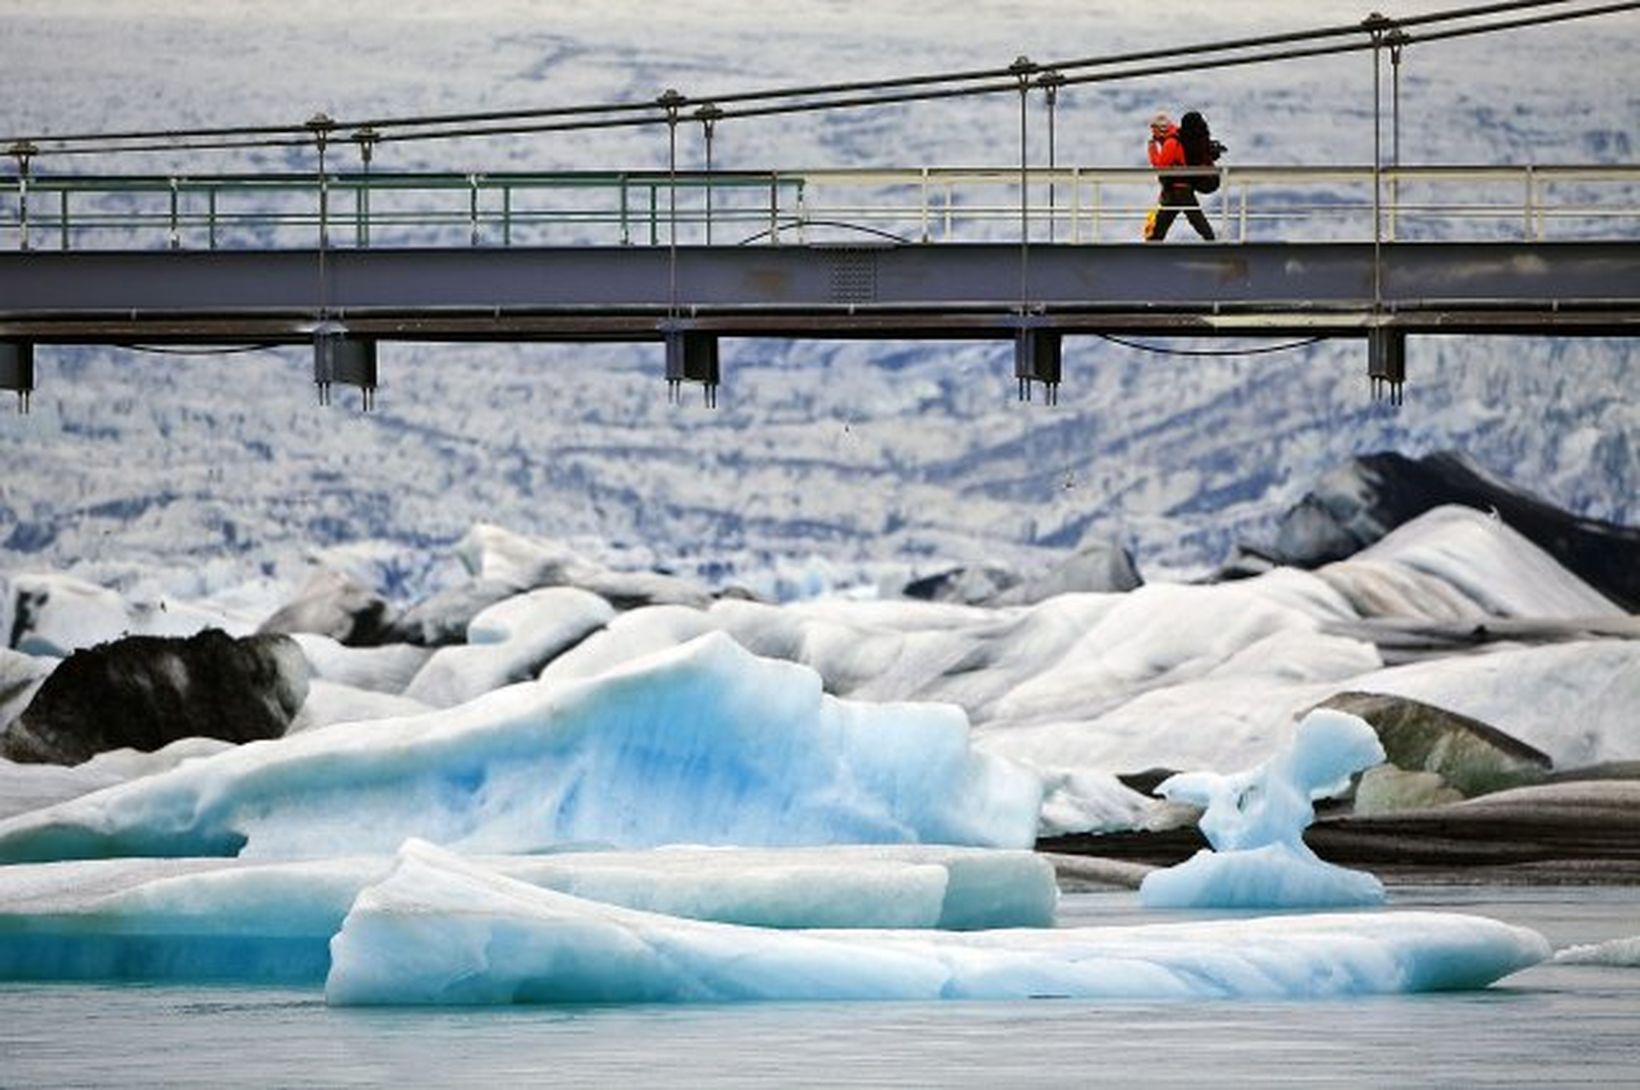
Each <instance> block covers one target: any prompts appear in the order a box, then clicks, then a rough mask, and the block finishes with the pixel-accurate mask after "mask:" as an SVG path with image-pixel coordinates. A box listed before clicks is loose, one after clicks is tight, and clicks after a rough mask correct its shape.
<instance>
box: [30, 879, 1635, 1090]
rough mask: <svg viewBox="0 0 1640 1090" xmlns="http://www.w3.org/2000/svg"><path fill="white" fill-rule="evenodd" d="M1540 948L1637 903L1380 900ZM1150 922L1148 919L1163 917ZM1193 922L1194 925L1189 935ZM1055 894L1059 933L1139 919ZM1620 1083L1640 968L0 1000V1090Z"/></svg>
mask: <svg viewBox="0 0 1640 1090" xmlns="http://www.w3.org/2000/svg"><path fill="white" fill-rule="evenodd" d="M1411 908H1426V909H1439V910H1446V911H1457V912H1472V913H1476V914H1479V915H1486V916H1491V917H1493V918H1495V919H1500V920H1504V921H1507V922H1510V923H1518V924H1523V925H1525V926H1529V927H1533V928H1536V929H1537V930H1539V931H1541V932H1542V933H1543V934H1544V935H1545V936H1546V937H1547V938H1548V939H1549V940H1550V942H1551V943H1552V944H1553V945H1554V947H1555V948H1556V949H1559V948H1562V947H1565V946H1569V945H1573V944H1581V943H1593V942H1601V941H1605V940H1607V939H1613V938H1622V937H1627V936H1633V935H1640V888H1617V889H1612V888H1591V889H1577V888H1535V887H1534V888H1515V887H1502V888H1500V887H1483V888H1469V887H1463V888H1450V887H1418V888H1398V889H1395V890H1392V892H1391V896H1390V906H1389V910H1390V911H1393V910H1395V909H1411ZM1183 915H1184V914H1181V913H1172V914H1166V915H1164V916H1162V918H1181V917H1182V916H1183ZM1194 915H1195V916H1197V917H1199V916H1202V915H1206V914H1194ZM1157 918H1158V913H1156V912H1151V911H1146V910H1144V909H1142V908H1141V907H1140V906H1139V903H1138V899H1137V896H1136V895H1135V894H1133V893H1130V892H1099V893H1077V894H1070V895H1067V896H1066V897H1065V899H1064V901H1063V903H1062V905H1061V910H1060V923H1061V924H1062V925H1063V926H1078V925H1087V924H1094V923H1126V922H1139V921H1141V920H1155V919H1157ZM1637 1080H1640V969H1635V968H1617V967H1610V966H1597V965H1554V964H1548V965H1542V966H1538V967H1536V968H1533V969H1530V970H1527V971H1526V972H1523V973H1520V974H1517V975H1515V976H1513V977H1510V978H1508V979H1507V980H1505V981H1504V982H1502V983H1501V984H1499V985H1497V986H1495V987H1492V988H1489V989H1486V990H1484V991H1479V992H1469V993H1459V994H1445V995H1442V994H1437V995H1422V996H1405V997H1385V998H1373V999H1365V1000H1362V999H1352V1000H1338V1001H1329V1002H1319V1003H1262V1002H1246V1001H1221V1002H1205V1003H1204V1002H1190V1003H1184V1002H1179V1003H1087V1002H1073V1001H1063V1000H1041V1001H1036V1002H1029V1003H981V1002H973V1003H963V1002H952V1003H939V1004H927V1003H824V1004H813V1003H788V1004H735V1005H720V1006H633V1007H580V1008H568V1009H566V1008H548V1007H540V1008H529V1007H524V1008H505V1009H495V1008H485V1009H474V1010H468V1009H432V1010H427V1009H391V1010H371V1009H351V1010H333V1009H330V1008H327V1007H326V1006H325V1005H324V1000H323V997H322V995H320V994H319V993H318V991H317V990H310V989H288V988H262V987H239V986H208V987H197V986H196V987H189V986H176V985H163V986H161V985H132V984H121V985H84V984H0V1086H4V1087H88V1086H125V1087H139V1086H140V1087H161V1086H164V1087H212V1088H215V1087H222V1086H228V1085H233V1086H279V1087H353V1086H381V1085H405V1086H480V1085H482V1086H487V1087H498V1086H547V1085H550V1086H554V1087H635V1086H668V1087H707V1086H709V1087H770V1086H814V1087H863V1086H889V1085H894V1086H965V1087H966V1086H971V1087H982V1086H983V1087H1007V1086H1025V1085H1032V1086H1036V1085H1052V1086H1056V1085H1060V1084H1071V1085H1102V1086H1103V1085H1110V1086H1122V1085H1144V1086H1147V1087H1148V1086H1186V1085H1243V1086H1323V1085H1360V1086H1396V1087H1406V1086H1532V1087H1538V1086H1575V1085H1600V1086H1620V1085H1634V1084H1635V1083H1636V1081H1637Z"/></svg>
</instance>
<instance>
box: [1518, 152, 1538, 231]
mask: <svg viewBox="0 0 1640 1090" xmlns="http://www.w3.org/2000/svg"><path fill="white" fill-rule="evenodd" d="M1525 190H1526V194H1525V205H1524V208H1523V212H1524V216H1525V220H1524V222H1523V223H1522V224H1521V237H1523V238H1525V239H1528V240H1532V241H1538V242H1541V241H1542V240H1543V221H1542V220H1541V219H1540V218H1538V215H1537V178H1536V176H1535V175H1533V173H1532V165H1531V164H1530V163H1528V164H1527V165H1526V177H1525Z"/></svg>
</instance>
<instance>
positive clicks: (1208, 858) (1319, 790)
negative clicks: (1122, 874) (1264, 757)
mask: <svg viewBox="0 0 1640 1090" xmlns="http://www.w3.org/2000/svg"><path fill="white" fill-rule="evenodd" d="M1383 760H1384V747H1383V745H1382V744H1381V743H1380V742H1379V741H1378V735H1377V734H1376V733H1375V732H1374V731H1373V729H1372V728H1371V727H1370V726H1368V725H1367V723H1366V721H1365V720H1363V719H1361V718H1360V717H1359V716H1355V715H1350V714H1349V713H1347V712H1340V711H1334V710H1331V709H1327V708H1321V709H1317V710H1315V711H1312V712H1310V713H1309V714H1308V715H1307V716H1305V717H1304V720H1303V722H1301V723H1299V725H1298V733H1297V734H1296V735H1295V736H1294V738H1293V743H1292V745H1291V746H1290V747H1288V748H1287V749H1286V750H1284V751H1282V752H1281V753H1278V754H1277V755H1276V756H1274V757H1272V758H1271V759H1270V760H1268V761H1266V762H1264V763H1263V764H1261V765H1259V766H1257V767H1256V768H1252V769H1248V770H1247V771H1245V772H1238V773H1234V774H1231V775H1221V774H1219V773H1216V772H1185V773H1180V774H1179V775H1177V776H1172V777H1169V778H1168V779H1166V780H1163V781H1162V783H1161V784H1159V785H1158V786H1157V788H1156V793H1157V794H1159V795H1162V796H1163V797H1164V798H1167V799H1170V800H1173V801H1175V802H1187V803H1191V804H1194V805H1196V806H1200V807H1202V808H1203V812H1202V816H1201V820H1200V822H1199V824H1200V826H1201V830H1202V833H1203V834H1204V835H1205V836H1206V837H1207V842H1208V843H1209V844H1211V845H1212V846H1213V850H1211V851H1207V850H1203V851H1199V852H1197V853H1196V854H1195V855H1194V856H1192V857H1191V858H1190V859H1188V860H1186V861H1185V862H1183V863H1181V864H1179V865H1178V866H1176V867H1169V868H1167V869H1165V870H1158V871H1153V872H1151V873H1150V874H1147V875H1146V876H1145V879H1144V881H1143V882H1142V883H1141V884H1140V886H1139V899H1140V901H1141V902H1142V903H1143V904H1144V905H1145V906H1147V907H1149V908H1332V907H1340V906H1345V905H1372V904H1381V903H1382V902H1383V900H1384V885H1383V883H1382V882H1380V881H1379V880H1378V879H1377V878H1375V877H1373V876H1372V875H1370V874H1366V873H1364V872H1362V871H1352V870H1346V869H1345V868H1343V867H1338V866H1334V865H1333V864H1331V863H1328V862H1325V861H1324V860H1322V859H1321V858H1319V857H1318V856H1317V855H1316V854H1315V852H1314V851H1312V850H1311V849H1310V846H1309V845H1308V844H1306V843H1304V829H1305V827H1306V826H1308V825H1309V824H1310V822H1311V820H1313V819H1314V817H1315V807H1314V805H1313V800H1314V799H1318V798H1325V797H1327V796H1328V795H1333V794H1337V793H1338V792H1339V791H1341V790H1343V789H1344V788H1345V787H1348V786H1349V782H1350V777H1351V776H1352V775H1353V774H1354V773H1356V772H1359V771H1361V770H1362V769H1366V768H1370V767H1372V766H1373V765H1376V764H1379V763H1380V762H1382V761H1383Z"/></svg>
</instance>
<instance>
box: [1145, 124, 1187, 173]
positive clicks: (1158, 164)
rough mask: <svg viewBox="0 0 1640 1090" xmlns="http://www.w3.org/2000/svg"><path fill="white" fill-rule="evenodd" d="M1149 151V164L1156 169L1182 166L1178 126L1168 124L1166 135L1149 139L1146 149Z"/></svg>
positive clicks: (1182, 157) (1182, 158) (1182, 149)
mask: <svg viewBox="0 0 1640 1090" xmlns="http://www.w3.org/2000/svg"><path fill="white" fill-rule="evenodd" d="M1146 150H1147V151H1149V152H1150V165H1151V166H1153V167H1155V168H1157V169H1158V170H1160V169H1162V168H1164V167H1182V166H1184V165H1185V162H1184V145H1183V144H1181V143H1179V127H1178V126H1177V125H1170V126H1168V129H1167V135H1166V136H1164V137H1162V139H1160V140H1154V139H1153V140H1151V142H1150V145H1149V147H1148V148H1147V149H1146Z"/></svg>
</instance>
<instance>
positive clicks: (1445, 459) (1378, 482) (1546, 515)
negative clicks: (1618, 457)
mask: <svg viewBox="0 0 1640 1090" xmlns="http://www.w3.org/2000/svg"><path fill="white" fill-rule="evenodd" d="M1444 504H1462V505H1463V506H1466V507H1473V508H1475V509H1476V510H1480V511H1495V512H1496V513H1497V515H1498V517H1499V518H1501V519H1502V520H1503V521H1504V522H1506V523H1508V524H1509V526H1510V527H1511V528H1512V529H1513V530H1515V531H1516V532H1517V533H1519V534H1521V535H1522V536H1524V537H1526V538H1527V539H1528V540H1530V541H1531V542H1532V543H1533V544H1535V545H1537V547H1538V548H1540V549H1542V550H1543V551H1544V552H1546V553H1548V554H1549V555H1550V556H1552V557H1554V558H1555V560H1557V561H1558V562H1559V563H1560V564H1561V565H1562V566H1563V567H1565V568H1566V569H1567V570H1568V571H1570V572H1572V573H1573V574H1574V575H1576V576H1577V577H1578V578H1580V579H1582V580H1583V581H1584V582H1585V583H1587V584H1589V585H1590V586H1591V587H1593V588H1594V589H1596V590H1598V591H1599V592H1600V593H1601V594H1604V595H1605V596H1606V597H1608V598H1610V599H1611V600H1612V601H1613V602H1615V603H1617V604H1618V605H1619V606H1621V607H1622V608H1623V609H1625V610H1627V611H1628V612H1630V613H1634V612H1637V611H1640V529H1637V528H1634V527H1627V526H1619V525H1617V524H1616V523H1611V522H1602V521H1600V520H1598V519H1585V518H1578V517H1576V516H1575V515H1572V514H1569V513H1567V512H1566V511H1563V510H1561V509H1560V508H1558V507H1555V506H1554V505H1553V504H1550V503H1547V502H1545V501H1544V500H1542V499H1539V498H1538V497H1536V496H1533V495H1532V494H1530V493H1528V492H1525V491H1523V490H1521V489H1519V488H1516V487H1514V486H1513V485H1510V484H1508V483H1507V482H1505V481H1501V480H1498V479H1497V478H1495V477H1493V476H1491V475H1490V474H1488V473H1487V472H1486V471H1485V470H1483V469H1481V468H1480V467H1479V466H1478V465H1476V464H1475V462H1474V461H1473V460H1471V459H1470V458H1468V457H1466V456H1465V455H1463V454H1460V453H1457V452H1454V451H1442V452H1440V453H1436V454H1431V455H1428V456H1427V457H1424V458H1419V459H1412V458H1407V457H1405V456H1404V455H1400V454H1395V453H1392V452H1385V453H1379V454H1369V455H1365V456H1363V457H1360V458H1356V459H1354V460H1352V461H1351V462H1350V463H1349V464H1347V465H1345V466H1343V467H1341V468H1339V469H1337V470H1334V471H1333V472H1331V473H1329V474H1327V475H1326V476H1325V477H1324V478H1322V480H1321V481H1320V482H1319V483H1318V484H1317V485H1316V487H1315V489H1314V490H1313V491H1311V492H1310V493H1309V494H1308V495H1306V496H1305V497H1304V498H1303V499H1302V500H1300V501H1299V503H1298V505H1297V506H1296V507H1294V508H1293V509H1292V510H1290V511H1288V512H1287V514H1286V515H1284V516H1283V517H1282V520H1281V523H1280V525H1279V527H1278V530H1277V537H1276V543H1275V546H1274V548H1273V549H1271V550H1269V551H1268V552H1269V554H1270V555H1271V556H1272V558H1273V559H1275V560H1277V561H1279V562H1280V563H1285V564H1291V565H1294V566H1297V567H1305V568H1313V567H1319V566H1320V565H1322V564H1326V563H1329V562H1331V561H1334V560H1342V559H1344V558H1345V557H1348V556H1351V555H1353V554H1354V553H1356V552H1358V551H1359V550H1361V549H1363V548H1365V547H1366V546H1368V545H1371V544H1372V543H1373V542H1375V541H1377V540H1378V539H1379V538H1381V537H1383V536H1384V535H1385V534H1387V533H1389V532H1390V531H1391V530H1393V529H1395V528H1396V527H1397V526H1400V525H1401V524H1402V523H1405V522H1410V521H1411V520H1412V519H1414V518H1417V517H1418V516H1419V515H1421V514H1423V513H1424V512H1426V511H1429V510H1431V509H1433V508H1436V507H1440V506H1442V505H1444Z"/></svg>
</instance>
